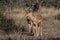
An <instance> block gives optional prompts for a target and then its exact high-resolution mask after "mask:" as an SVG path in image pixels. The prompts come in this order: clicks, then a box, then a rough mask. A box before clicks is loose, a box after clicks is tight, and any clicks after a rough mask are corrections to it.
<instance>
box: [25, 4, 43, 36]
mask: <svg viewBox="0 0 60 40" xmlns="http://www.w3.org/2000/svg"><path fill="white" fill-rule="evenodd" d="M36 5H37V4H36ZM37 7H38V6H37ZM37 7H35V6H34V9H33V10H32V12H31V10H30V11H29V12H28V14H27V15H26V17H27V22H28V24H29V32H31V29H33V28H34V27H33V26H34V25H35V29H36V32H35V33H36V35H37V36H38V35H39V34H38V32H39V30H38V27H39V24H40V23H41V22H42V20H43V18H42V16H41V15H40V16H38V15H34V12H33V11H35V9H37V10H38V9H39V8H37ZM41 30H42V27H41ZM33 32H34V30H33ZM41 35H42V31H41Z"/></svg>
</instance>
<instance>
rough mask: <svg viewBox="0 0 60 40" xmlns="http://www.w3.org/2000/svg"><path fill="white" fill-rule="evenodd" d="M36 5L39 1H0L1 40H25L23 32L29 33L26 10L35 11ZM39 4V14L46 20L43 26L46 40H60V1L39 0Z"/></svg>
mask: <svg viewBox="0 0 60 40" xmlns="http://www.w3.org/2000/svg"><path fill="white" fill-rule="evenodd" d="M35 3H37V0H0V40H24V36H23V35H22V34H23V33H22V34H21V32H28V23H27V21H26V18H25V14H26V11H25V10H26V9H27V8H31V9H33V8H34V7H33V6H32V5H34V4H35ZM38 4H39V12H37V14H40V15H42V17H43V18H44V21H43V24H42V25H43V37H44V38H45V39H44V40H57V39H58V40H59V39H60V0H38ZM27 11H28V10H27ZM19 35H22V36H19ZM25 35H26V34H25ZM27 37H28V36H27ZM47 37H48V39H47ZM21 38H22V39H21ZM50 38H51V39H50ZM30 40H34V39H30ZM36 40H40V39H36Z"/></svg>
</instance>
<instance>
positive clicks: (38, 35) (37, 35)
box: [36, 24, 39, 37]
mask: <svg viewBox="0 0 60 40" xmlns="http://www.w3.org/2000/svg"><path fill="white" fill-rule="evenodd" d="M36 36H37V37H38V36H39V34H38V25H37V24H36Z"/></svg>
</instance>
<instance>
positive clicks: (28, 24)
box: [28, 24, 31, 32]
mask: <svg viewBox="0 0 60 40" xmlns="http://www.w3.org/2000/svg"><path fill="white" fill-rule="evenodd" d="M28 25H29V32H31V25H30V24H28Z"/></svg>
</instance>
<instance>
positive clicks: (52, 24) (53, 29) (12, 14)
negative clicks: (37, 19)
mask: <svg viewBox="0 0 60 40" xmlns="http://www.w3.org/2000/svg"><path fill="white" fill-rule="evenodd" d="M59 13H60V9H55V8H46V7H41V10H40V12H39V13H37V14H41V15H42V16H43V18H45V19H46V20H44V21H43V24H42V25H43V36H44V35H48V36H50V37H52V35H53V37H60V36H58V35H60V34H59V33H60V20H57V19H55V16H56V15H58V14H59ZM25 14H26V13H25V11H24V10H23V9H22V8H14V9H12V10H9V11H8V10H6V11H5V13H3V15H4V16H5V17H6V18H7V19H13V20H14V21H15V23H16V25H20V24H21V25H24V26H26V27H27V28H28V25H27V22H26V18H25ZM19 35H20V34H18V33H15V34H12V33H11V34H9V35H4V36H2V35H0V38H1V39H3V38H8V37H11V38H12V39H13V40H15V38H16V39H17V40H19V39H20V36H19ZM1 36H2V37H1ZM6 36H7V37H6Z"/></svg>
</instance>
